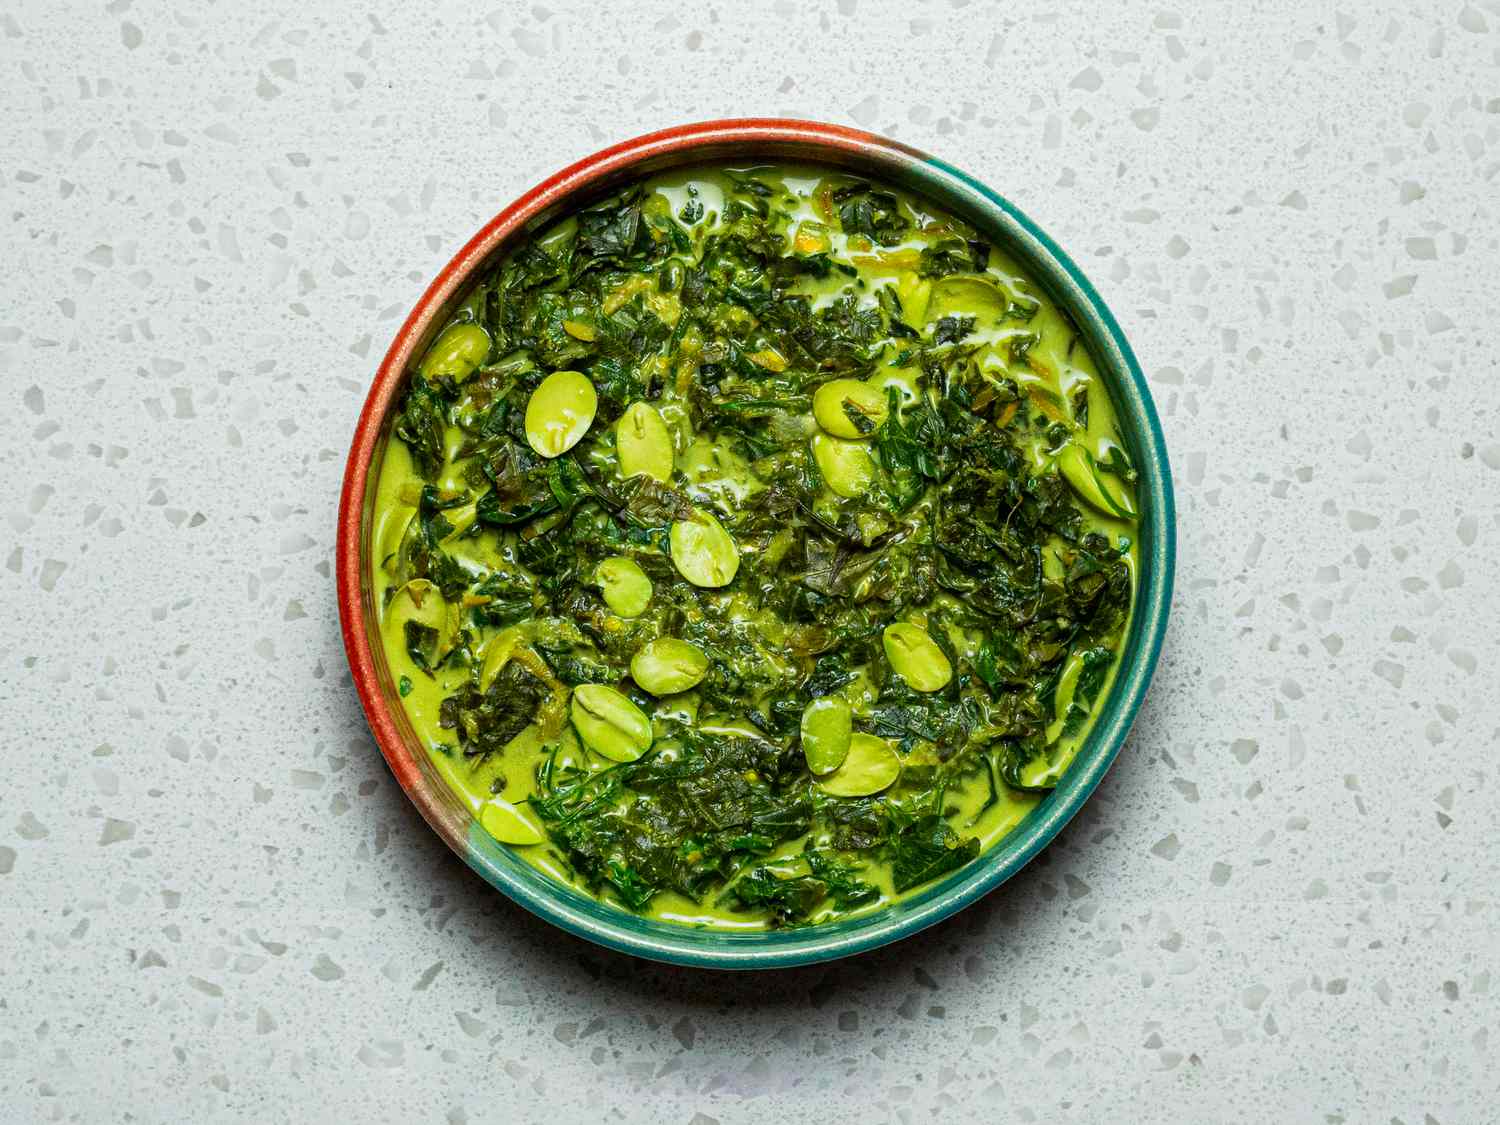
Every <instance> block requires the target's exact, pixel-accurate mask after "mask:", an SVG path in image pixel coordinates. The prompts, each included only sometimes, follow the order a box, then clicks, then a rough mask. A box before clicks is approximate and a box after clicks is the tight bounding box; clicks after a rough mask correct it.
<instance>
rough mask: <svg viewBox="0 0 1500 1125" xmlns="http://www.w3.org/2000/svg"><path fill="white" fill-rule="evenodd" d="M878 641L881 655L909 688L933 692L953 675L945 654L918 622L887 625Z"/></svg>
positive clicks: (951, 666)
mask: <svg viewBox="0 0 1500 1125" xmlns="http://www.w3.org/2000/svg"><path fill="white" fill-rule="evenodd" d="M881 642H882V644H883V645H884V647H885V658H886V659H887V660H888V661H890V664H891V667H892V668H893V669H894V670H895V672H896V674H897V675H898V676H900V677H901V678H902V679H903V680H905V681H906V682H907V684H908V685H909V686H910V687H911V688H912V690H913V691H937V690H938V689H939V688H940V687H942V686H943V685H944V684H946V683H947V682H948V681H949V680H951V679H952V678H953V665H952V664H950V663H948V657H947V655H946V654H945V653H944V652H943V650H942V649H940V648H939V647H938V644H937V642H936V641H934V640H933V639H932V638H931V637H930V636H928V635H927V630H926V629H923V628H922V627H921V626H920V625H913V624H912V623H911V622H909V621H898V622H896V623H895V624H894V625H887V626H886V627H885V632H884V634H883V635H882V636H881Z"/></svg>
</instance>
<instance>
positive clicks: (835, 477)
mask: <svg viewBox="0 0 1500 1125" xmlns="http://www.w3.org/2000/svg"><path fill="white" fill-rule="evenodd" d="M812 455H813V460H814V461H815V462H817V466H818V472H819V473H821V474H822V476H823V482H824V483H825V484H826V485H828V487H829V488H830V489H832V490H833V492H834V494H835V495H838V496H843V497H846V498H848V497H852V496H863V495H864V494H865V493H866V492H868V491H869V489H870V484H871V482H872V481H874V479H875V460H874V458H872V457H871V456H870V451H869V450H868V449H867V448H866V447H865V443H864V442H861V441H851V440H849V439H848V438H837V437H829V436H828V435H827V434H814V435H813V438H812Z"/></svg>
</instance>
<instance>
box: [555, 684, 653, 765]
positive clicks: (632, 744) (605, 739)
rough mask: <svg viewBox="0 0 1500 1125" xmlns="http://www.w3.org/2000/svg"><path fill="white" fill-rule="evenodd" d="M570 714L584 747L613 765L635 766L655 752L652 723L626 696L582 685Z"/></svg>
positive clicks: (598, 686) (603, 688) (610, 690)
mask: <svg viewBox="0 0 1500 1125" xmlns="http://www.w3.org/2000/svg"><path fill="white" fill-rule="evenodd" d="M570 714H571V716H572V719H573V729H574V730H576V731H577V732H578V737H579V738H581V739H583V742H584V745H586V746H587V747H588V748H589V749H590V750H592V751H594V753H596V754H600V755H602V756H603V757H606V758H608V759H609V760H610V761H612V762H633V761H635V760H636V759H637V758H639V757H640V756H641V755H642V754H644V753H645V752H646V751H647V750H649V749H651V741H652V733H651V720H650V719H649V718H647V716H646V713H645V712H644V711H642V710H641V709H640V708H639V707H637V706H636V705H635V704H634V703H632V702H630V698H629V697H628V696H627V695H625V693H624V692H621V691H617V690H615V689H614V688H612V687H607V686H606V685H604V684H579V685H578V686H577V687H576V688H574V689H573V702H572V706H571V708H570Z"/></svg>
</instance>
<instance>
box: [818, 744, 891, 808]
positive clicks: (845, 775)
mask: <svg viewBox="0 0 1500 1125" xmlns="http://www.w3.org/2000/svg"><path fill="white" fill-rule="evenodd" d="M900 775H901V758H900V756H899V755H897V753H896V750H895V747H893V746H892V745H891V744H890V743H889V742H887V741H886V740H885V739H883V738H876V737H875V736H874V735H873V734H856V735H854V736H853V737H851V738H850V739H849V753H848V755H847V756H846V757H845V758H844V761H843V764H842V765H840V766H839V768H838V769H836V770H834V771H833V772H832V773H831V774H829V775H828V776H827V777H820V778H818V779H817V784H818V785H819V786H820V787H821V788H822V790H823V792H825V793H831V794H832V795H833V796H835V797H869V796H871V795H872V794H875V793H879V792H881V791H882V790H885V789H889V788H890V787H891V786H892V785H893V784H895V781H896V778H897V777H899V776H900Z"/></svg>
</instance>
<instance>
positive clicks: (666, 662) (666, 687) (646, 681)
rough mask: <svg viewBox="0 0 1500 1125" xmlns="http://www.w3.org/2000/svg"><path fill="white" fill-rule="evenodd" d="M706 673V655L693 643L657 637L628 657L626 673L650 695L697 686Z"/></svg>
mask: <svg viewBox="0 0 1500 1125" xmlns="http://www.w3.org/2000/svg"><path fill="white" fill-rule="evenodd" d="M707 674H708V657H707V656H706V655H704V652H703V650H702V649H701V648H699V647H698V646H697V645H691V644H688V642H687V641H680V640H678V639H677V638H676V637H658V638H657V639H656V640H654V641H652V642H650V643H649V644H647V645H644V646H643V647H642V648H641V650H640V651H639V652H637V653H636V654H635V656H634V658H633V659H632V660H631V661H630V676H631V679H633V680H635V682H636V683H638V684H640V685H641V687H643V688H645V689H646V690H647V691H649V692H650V693H651V694H652V695H656V696H661V695H676V694H677V693H678V692H680V691H687V690H688V688H691V687H697V686H698V683H699V681H700V680H702V679H703V677H704V676H705V675H707Z"/></svg>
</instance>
